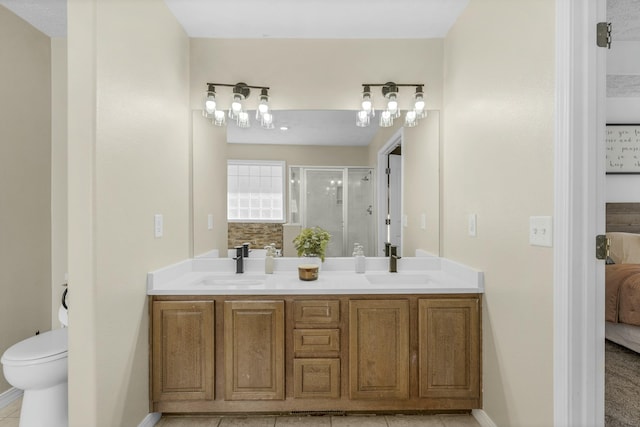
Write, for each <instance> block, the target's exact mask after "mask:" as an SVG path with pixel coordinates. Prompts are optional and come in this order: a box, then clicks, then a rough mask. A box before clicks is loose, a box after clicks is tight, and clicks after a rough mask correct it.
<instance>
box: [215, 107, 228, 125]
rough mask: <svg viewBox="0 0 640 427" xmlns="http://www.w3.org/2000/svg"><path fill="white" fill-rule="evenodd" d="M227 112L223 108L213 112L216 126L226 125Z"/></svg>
mask: <svg viewBox="0 0 640 427" xmlns="http://www.w3.org/2000/svg"><path fill="white" fill-rule="evenodd" d="M225 121H226V120H225V114H224V111H222V110H216V111H215V112H214V113H213V124H214V125H216V126H224V124H225Z"/></svg>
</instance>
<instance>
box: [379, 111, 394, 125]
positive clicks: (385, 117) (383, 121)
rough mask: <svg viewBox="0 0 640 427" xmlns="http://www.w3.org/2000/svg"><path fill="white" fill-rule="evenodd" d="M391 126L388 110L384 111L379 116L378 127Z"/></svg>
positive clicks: (390, 116) (391, 121) (391, 119)
mask: <svg viewBox="0 0 640 427" xmlns="http://www.w3.org/2000/svg"><path fill="white" fill-rule="evenodd" d="M391 126H393V116H392V114H391V112H390V111H389V110H384V111H383V112H382V114H380V127H382V128H388V127H391Z"/></svg>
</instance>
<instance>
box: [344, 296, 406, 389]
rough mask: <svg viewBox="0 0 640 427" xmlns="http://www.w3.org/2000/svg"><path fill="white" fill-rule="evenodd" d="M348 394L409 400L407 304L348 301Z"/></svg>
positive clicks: (385, 301) (399, 301)
mask: <svg viewBox="0 0 640 427" xmlns="http://www.w3.org/2000/svg"><path fill="white" fill-rule="evenodd" d="M349 395H350V397H351V398H352V399H379V400H386V399H407V398H408V397H409V301H408V300H351V301H349Z"/></svg>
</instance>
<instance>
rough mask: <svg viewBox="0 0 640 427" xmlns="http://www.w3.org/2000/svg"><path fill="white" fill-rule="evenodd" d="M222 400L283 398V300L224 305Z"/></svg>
mask: <svg viewBox="0 0 640 427" xmlns="http://www.w3.org/2000/svg"><path fill="white" fill-rule="evenodd" d="M224 366H225V388H224V390H225V399H226V400H274V399H284V301H226V302H225V303H224Z"/></svg>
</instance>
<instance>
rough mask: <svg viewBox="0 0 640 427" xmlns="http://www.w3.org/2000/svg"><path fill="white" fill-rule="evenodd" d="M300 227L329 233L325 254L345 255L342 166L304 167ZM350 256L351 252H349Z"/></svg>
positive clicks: (332, 255) (331, 255) (330, 255)
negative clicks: (328, 167) (320, 229)
mask: <svg viewBox="0 0 640 427" xmlns="http://www.w3.org/2000/svg"><path fill="white" fill-rule="evenodd" d="M304 174H305V176H304V181H305V190H306V191H305V193H304V201H303V205H304V207H303V209H302V211H303V224H302V225H303V226H304V227H316V226H318V227H322V228H324V229H325V230H327V231H328V232H329V234H331V240H330V241H329V246H328V247H327V252H326V256H329V257H335V256H344V238H343V233H344V196H345V194H344V185H343V184H344V176H343V175H344V173H343V170H342V169H305V170H304ZM349 255H351V254H349Z"/></svg>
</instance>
